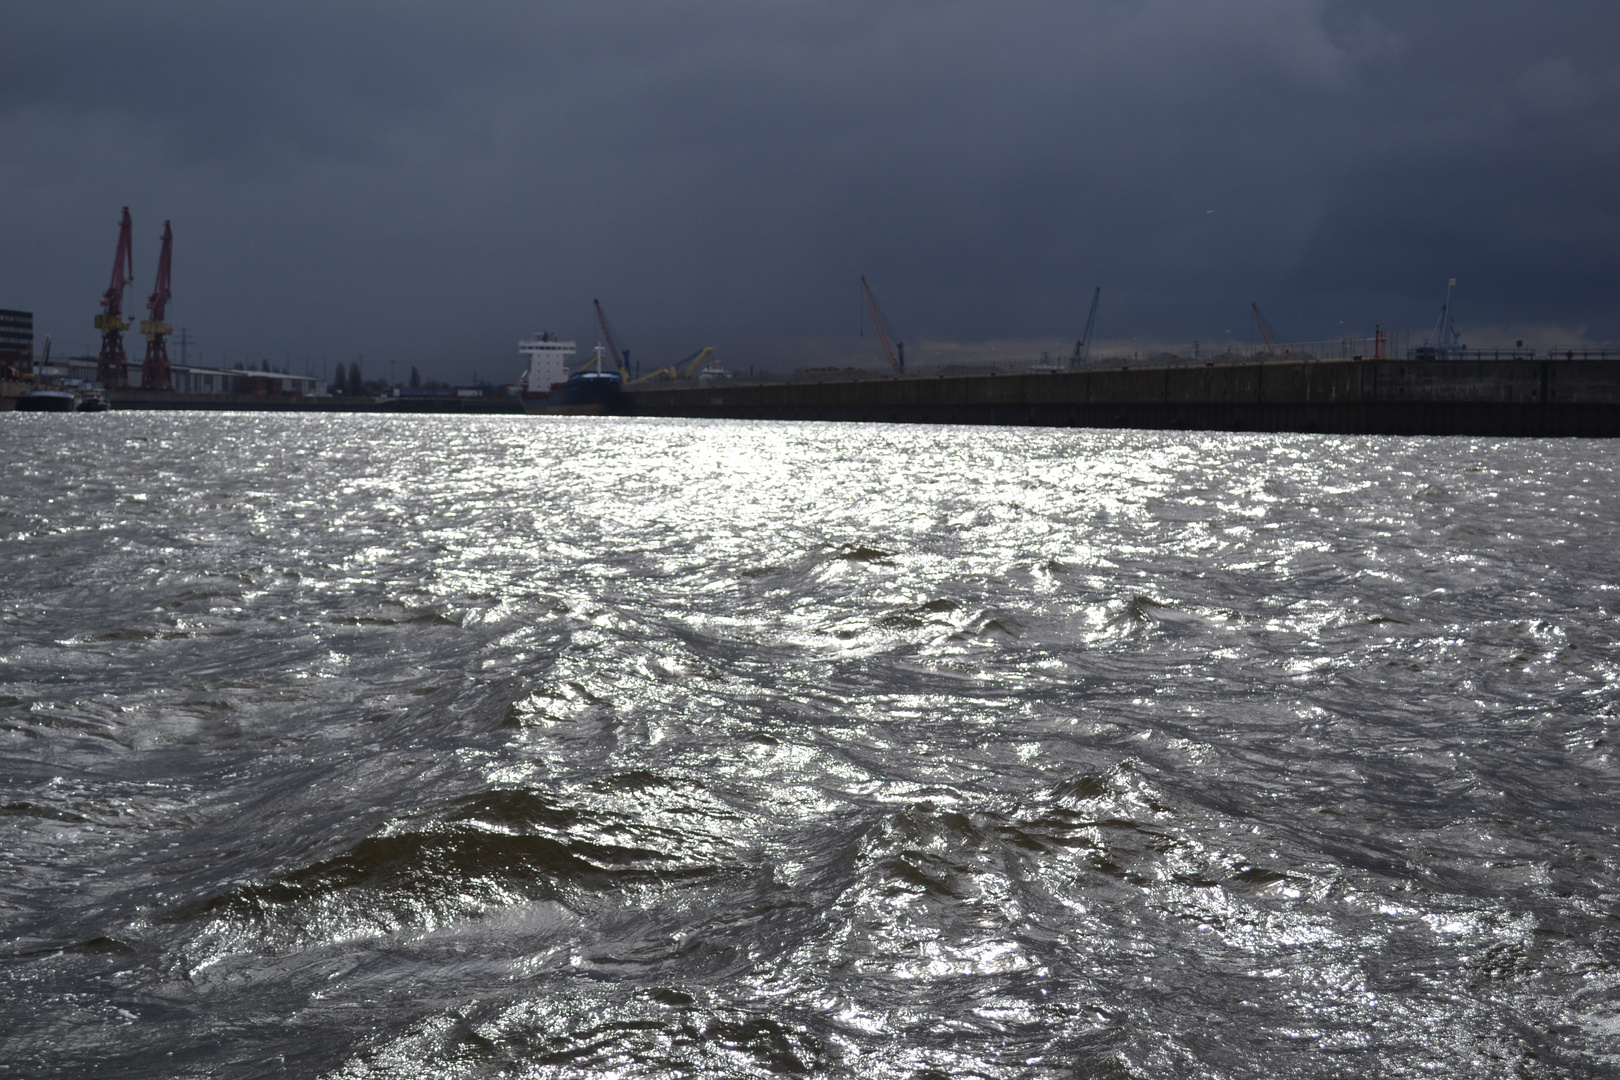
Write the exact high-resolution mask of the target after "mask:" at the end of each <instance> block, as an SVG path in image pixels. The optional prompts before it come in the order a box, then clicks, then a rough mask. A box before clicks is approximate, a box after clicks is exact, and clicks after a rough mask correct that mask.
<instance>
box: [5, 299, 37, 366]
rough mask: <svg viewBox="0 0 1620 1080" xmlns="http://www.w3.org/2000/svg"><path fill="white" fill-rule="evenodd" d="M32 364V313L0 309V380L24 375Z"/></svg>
mask: <svg viewBox="0 0 1620 1080" xmlns="http://www.w3.org/2000/svg"><path fill="white" fill-rule="evenodd" d="M33 362H34V313H33V312H31V311H13V310H10V309H0V378H5V379H16V378H18V377H20V376H22V375H26V374H27V373H28V371H29V369H30V368H31V367H32V366H33Z"/></svg>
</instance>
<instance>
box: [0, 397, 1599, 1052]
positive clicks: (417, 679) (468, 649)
mask: <svg viewBox="0 0 1620 1080" xmlns="http://www.w3.org/2000/svg"><path fill="white" fill-rule="evenodd" d="M0 426H4V427H5V429H6V435H7V445H8V448H9V450H10V454H9V455H8V457H9V461H8V465H9V473H8V479H9V484H8V491H7V495H6V497H5V498H4V499H3V500H0V557H3V558H4V566H5V570H4V572H3V573H0V597H3V599H4V605H3V619H4V623H3V630H4V632H3V636H0V755H3V756H0V762H3V772H0V782H3V790H0V837H3V840H4V842H3V844H0V870H3V873H0V925H3V926H4V928H5V934H4V943H3V946H0V948H3V952H0V986H3V987H4V989H3V996H0V1010H3V1011H0V1076H4V1075H16V1076H46V1075H61V1076H79V1075H82V1076H90V1075H106V1074H114V1075H121V1076H133V1077H139V1076H152V1077H175V1076H211V1077H212V1076H243V1077H248V1076H253V1077H257V1076H265V1075H297V1076H311V1077H331V1078H361V1077H367V1078H370V1077H422V1078H426V1077H435V1078H439V1077H484V1076H509V1075H517V1076H525V1077H537V1078H549V1077H556V1078H562V1077H575V1076H582V1075H585V1076H589V1075H600V1076H617V1077H649V1078H650V1077H668V1076H712V1077H767V1076H780V1075H801V1076H827V1077H894V1078H915V1080H923V1078H942V1077H951V1078H956V1077H973V1076H978V1077H1007V1078H1013V1077H1018V1078H1026V1077H1030V1078H1033V1077H1054V1078H1056V1077H1071V1076H1099V1077H1110V1076H1111V1077H1163V1076H1203V1077H1259V1076H1374V1075H1376V1076H1414V1077H1415V1076H1433V1075H1459V1074H1468V1075H1477V1076H1484V1077H1503V1078H1507V1077H1567V1076H1587V1075H1590V1076H1599V1075H1612V1074H1613V1073H1614V1072H1616V1071H1620V969H1617V968H1616V960H1617V958H1620V936H1617V933H1616V929H1615V920H1616V917H1617V912H1620V908H1617V904H1620V850H1617V846H1616V815H1615V811H1614V806H1615V797H1616V795H1617V793H1620V783H1617V780H1620V776H1617V771H1616V762H1615V758H1614V742H1615V739H1616V724H1617V721H1616V705H1617V695H1616V690H1615V687H1616V685H1617V684H1616V673H1617V666H1620V646H1617V645H1616V638H1615V632H1614V625H1615V617H1616V614H1615V612H1616V609H1617V606H1620V605H1617V596H1616V590H1617V587H1620V586H1617V583H1616V574H1615V558H1614V555H1613V550H1614V546H1613V537H1614V535H1615V534H1616V531H1617V525H1620V491H1617V481H1616V464H1617V460H1620V459H1617V450H1616V448H1615V447H1614V446H1613V445H1612V444H1609V443H1602V442H1590V441H1575V440H1570V441H1544V442H1543V441H1513V440H1501V441H1493V440H1468V439H1407V440H1400V439H1379V438H1348V437H1329V436H1305V435H1282V436H1273V435H1266V436H1249V435H1233V434H1199V433H1148V432H1095V431H1093V432H1087V431H1073V432H1067V431H1052V430H1033V429H990V428H952V427H905V426H884V425H866V426H860V425H837V424H772V423H744V422H699V421H638V420H601V419H596V418H553V419H547V420H533V419H524V418H506V417H502V418H477V419H469V418H460V417H457V418H439V417H364V416H330V417H325V416H270V415H218V416H209V417H206V418H203V419H198V418H195V417H190V416H176V415H165V414H157V413H153V414H121V413H115V414H106V415H100V416H77V415H65V416H54V415H44V414H38V415H6V416H4V417H0Z"/></svg>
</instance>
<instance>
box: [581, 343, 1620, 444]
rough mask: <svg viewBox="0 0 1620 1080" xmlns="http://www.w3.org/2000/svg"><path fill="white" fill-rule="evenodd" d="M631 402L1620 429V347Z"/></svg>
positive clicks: (1017, 421)
mask: <svg viewBox="0 0 1620 1080" xmlns="http://www.w3.org/2000/svg"><path fill="white" fill-rule="evenodd" d="M612 411H614V412H616V413H619V414H623V415H633V416H688V417H730V418H736V419H762V420H763V419H769V420H855V421H889V422H898V423H940V424H1006V425H1034V426H1051V427H1125V428H1184V429H1196V430H1213V431H1301V432H1324V433H1343V434H1383V435H1565V436H1617V435H1620V360H1578V359H1577V360H1479V361H1474V360H1470V361H1434V360H1430V361H1403V360H1383V359H1380V360H1342V361H1305V362H1299V361H1293V362H1263V363H1250V364H1209V365H1202V366H1192V365H1188V366H1166V367H1146V366H1144V367H1132V366H1121V367H1118V368H1098V367H1094V368H1090V369H1086V370H1080V371H1058V372H1029V373H1020V374H1007V375H963V376H945V377H938V376H936V377H928V376H918V377H896V378H866V379H846V380H839V381H825V382H791V383H749V384H711V385H707V386H680V387H664V388H651V389H637V390H631V391H627V392H626V393H625V394H624V395H623V396H622V397H621V399H620V401H619V402H618V403H617V405H616V406H615V407H614V408H613V410H612Z"/></svg>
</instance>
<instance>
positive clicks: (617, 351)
mask: <svg viewBox="0 0 1620 1080" xmlns="http://www.w3.org/2000/svg"><path fill="white" fill-rule="evenodd" d="M591 303H593V304H595V305H596V321H597V323H599V324H600V325H601V327H602V337H603V339H604V340H605V341H606V342H607V347H608V352H609V353H611V354H612V355H613V363H614V364H615V365H617V366H618V369H619V377H620V378H622V379H624V380H626V381H629V379H630V365H629V363H627V362H626V360H625V354H624V350H623V349H621V348H619V343H618V342H617V341H616V340H614V338H613V328H612V327H610V326H609V325H608V321H607V313H606V312H604V311H603V310H602V301H600V300H592V301H591Z"/></svg>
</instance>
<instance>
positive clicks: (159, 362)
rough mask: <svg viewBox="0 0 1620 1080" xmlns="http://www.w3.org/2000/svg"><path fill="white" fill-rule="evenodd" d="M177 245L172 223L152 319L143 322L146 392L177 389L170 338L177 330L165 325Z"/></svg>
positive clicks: (150, 307)
mask: <svg viewBox="0 0 1620 1080" xmlns="http://www.w3.org/2000/svg"><path fill="white" fill-rule="evenodd" d="M173 245H174V233H173V232H172V231H171V230H170V229H169V223H168V222H167V221H165V222H164V223H163V250H162V252H161V253H160V254H159V255H158V271H157V284H156V285H155V286H153V288H152V295H151V296H150V297H148V298H147V301H146V311H147V314H148V315H149V316H150V318H147V319H143V320H142V321H141V333H143V334H145V335H146V362H145V363H143V364H142V365H141V389H142V390H173V389H174V382H173V381H172V380H171V379H170V377H169V347H168V345H167V344H166V339H167V337H168V336H169V335H170V334H172V333H174V327H172V326H170V325H169V324H168V323H167V322H164V319H165V317H166V316H167V313H168V307H169V252H170V250H171V248H172V247H173Z"/></svg>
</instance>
